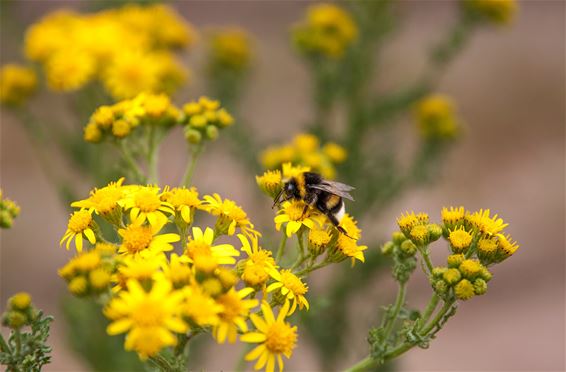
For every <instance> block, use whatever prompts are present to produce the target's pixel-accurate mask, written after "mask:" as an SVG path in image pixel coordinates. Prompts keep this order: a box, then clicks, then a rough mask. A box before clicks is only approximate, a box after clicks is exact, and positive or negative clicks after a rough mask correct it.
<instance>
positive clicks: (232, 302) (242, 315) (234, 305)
mask: <svg viewBox="0 0 566 372" xmlns="http://www.w3.org/2000/svg"><path fill="white" fill-rule="evenodd" d="M253 291H254V290H253V289H252V288H249V287H248V288H244V289H241V290H239V291H236V290H235V289H234V288H231V289H230V290H229V291H228V292H226V293H224V294H222V295H220V296H218V298H217V299H216V302H217V303H218V304H220V305H221V306H222V311H221V312H220V314H219V322H218V325H216V326H215V327H214V329H213V330H212V334H213V336H214V338H215V339H216V341H217V342H218V343H219V344H223V343H224V342H226V340H228V342H230V343H234V342H236V337H237V335H238V330H240V331H241V332H247V331H248V325H247V324H246V319H247V318H248V316H249V314H250V310H251V309H252V308H254V307H256V306H257V305H258V304H259V301H258V300H255V299H252V300H246V299H245V297H247V296H248V295H250V294H251V293H252V292H253Z"/></svg>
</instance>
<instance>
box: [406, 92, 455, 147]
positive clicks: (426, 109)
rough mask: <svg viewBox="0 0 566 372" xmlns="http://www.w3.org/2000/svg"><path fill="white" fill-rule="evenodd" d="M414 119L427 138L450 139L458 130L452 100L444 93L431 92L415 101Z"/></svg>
mask: <svg viewBox="0 0 566 372" xmlns="http://www.w3.org/2000/svg"><path fill="white" fill-rule="evenodd" d="M415 119H416V121H417V124H418V128H419V130H420V133H421V135H422V136H423V138H425V139H427V140H446V139H452V138H454V137H456V136H457V135H458V133H459V131H460V124H459V122H458V120H457V117H456V113H455V108H454V102H453V101H452V99H451V98H450V97H448V96H445V95H441V94H433V95H430V96H428V97H425V98H423V99H422V100H420V101H419V102H417V104H416V108H415Z"/></svg>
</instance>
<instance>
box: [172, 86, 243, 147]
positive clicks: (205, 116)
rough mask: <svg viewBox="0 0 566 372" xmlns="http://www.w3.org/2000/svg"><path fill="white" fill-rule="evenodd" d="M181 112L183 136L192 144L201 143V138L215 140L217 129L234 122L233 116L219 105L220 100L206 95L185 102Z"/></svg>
mask: <svg viewBox="0 0 566 372" xmlns="http://www.w3.org/2000/svg"><path fill="white" fill-rule="evenodd" d="M183 113H184V114H185V116H184V118H183V121H182V124H184V125H185V130H184V131H185V138H186V139H187V141H189V142H190V143H193V144H198V143H201V141H202V140H203V139H207V140H215V139H216V138H217V137H218V130H219V129H222V128H226V127H229V126H230V125H232V124H234V118H233V117H232V115H230V114H229V113H228V111H226V109H224V108H222V107H221V106H220V102H219V101H217V100H213V99H210V98H208V97H200V98H199V100H198V101H192V102H189V103H187V104H185V105H184V106H183Z"/></svg>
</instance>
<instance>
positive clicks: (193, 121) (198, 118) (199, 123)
mask: <svg viewBox="0 0 566 372" xmlns="http://www.w3.org/2000/svg"><path fill="white" fill-rule="evenodd" d="M206 124H207V120H206V116H204V115H194V116H191V118H190V119H189V125H190V126H191V127H195V128H204V127H205V126H206Z"/></svg>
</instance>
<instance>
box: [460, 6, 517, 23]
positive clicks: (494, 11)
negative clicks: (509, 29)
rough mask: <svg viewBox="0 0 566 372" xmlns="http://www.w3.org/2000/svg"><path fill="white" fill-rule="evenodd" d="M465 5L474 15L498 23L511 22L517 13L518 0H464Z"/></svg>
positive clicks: (466, 9)
mask: <svg viewBox="0 0 566 372" xmlns="http://www.w3.org/2000/svg"><path fill="white" fill-rule="evenodd" d="M463 5H464V8H465V11H467V12H469V14H470V15H472V16H473V17H477V18H479V19H480V20H485V21H486V22H490V23H493V24H496V25H506V24H509V23H511V21H513V18H514V16H515V13H517V2H516V0H464V1H463Z"/></svg>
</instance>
